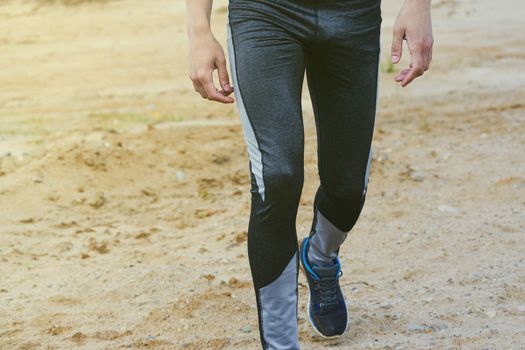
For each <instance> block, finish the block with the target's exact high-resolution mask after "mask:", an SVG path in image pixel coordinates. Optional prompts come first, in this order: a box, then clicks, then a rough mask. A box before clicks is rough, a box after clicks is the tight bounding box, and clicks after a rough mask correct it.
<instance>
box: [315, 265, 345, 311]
mask: <svg viewBox="0 0 525 350" xmlns="http://www.w3.org/2000/svg"><path fill="white" fill-rule="evenodd" d="M342 274H343V271H340V274H339V276H337V277H323V278H321V279H320V280H316V279H314V286H315V289H316V290H317V291H318V292H319V301H320V303H319V307H320V308H322V309H325V310H328V309H330V308H333V307H335V306H337V305H338V300H337V280H338V279H339V277H341V275H342Z"/></svg>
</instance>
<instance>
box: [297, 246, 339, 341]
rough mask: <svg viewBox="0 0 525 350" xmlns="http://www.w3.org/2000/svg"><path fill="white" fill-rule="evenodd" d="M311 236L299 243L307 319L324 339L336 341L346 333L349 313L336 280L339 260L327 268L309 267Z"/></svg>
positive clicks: (337, 278) (337, 279)
mask: <svg viewBox="0 0 525 350" xmlns="http://www.w3.org/2000/svg"><path fill="white" fill-rule="evenodd" d="M309 240H310V237H305V238H303V239H302V241H301V245H300V253H301V265H302V267H303V268H302V270H303V272H304V274H305V275H306V279H307V280H308V287H309V289H310V295H309V298H308V309H307V310H308V319H309V320H310V324H311V325H312V327H314V329H315V331H316V332H317V333H318V334H319V335H320V336H321V337H323V338H337V337H340V336H342V335H344V334H345V333H346V330H347V328H348V323H349V320H348V310H347V306H346V301H345V298H344V295H343V292H342V291H341V287H340V286H339V277H341V275H342V274H343V272H342V271H341V264H340V263H339V259H337V258H336V259H335V261H334V265H332V266H328V267H322V266H316V265H311V264H310V262H309V261H308V256H307V249H308V247H309Z"/></svg>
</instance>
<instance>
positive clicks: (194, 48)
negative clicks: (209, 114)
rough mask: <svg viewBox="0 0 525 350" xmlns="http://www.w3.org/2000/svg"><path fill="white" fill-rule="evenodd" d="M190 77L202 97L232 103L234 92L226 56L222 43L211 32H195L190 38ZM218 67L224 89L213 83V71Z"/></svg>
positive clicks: (220, 81)
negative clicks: (219, 88)
mask: <svg viewBox="0 0 525 350" xmlns="http://www.w3.org/2000/svg"><path fill="white" fill-rule="evenodd" d="M189 59H190V79H191V80H192V82H193V86H194V87H195V91H197V92H198V93H199V94H200V95H201V96H202V98H206V99H208V100H213V101H218V102H222V103H232V102H233V101H234V100H233V98H232V97H230V96H229V95H230V94H231V93H232V92H233V88H232V87H231V85H230V78H229V76H228V71H227V69H226V58H225V56H224V51H223V49H222V46H221V44H219V42H218V41H217V39H215V37H214V36H213V34H212V33H211V32H206V33H200V34H194V35H192V36H191V39H190V57H189ZM215 69H217V70H218V73H219V83H220V85H221V88H222V90H218V89H217V88H216V87H215V84H214V83H213V72H214V70H215Z"/></svg>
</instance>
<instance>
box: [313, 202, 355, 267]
mask: <svg viewBox="0 0 525 350" xmlns="http://www.w3.org/2000/svg"><path fill="white" fill-rule="evenodd" d="M316 216H317V218H316V223H315V232H314V233H313V234H312V236H311V238H310V246H309V248H308V260H309V262H310V263H312V264H314V265H317V266H330V265H333V263H334V262H333V260H334V259H335V258H336V257H337V252H336V251H337V248H339V246H340V245H341V244H343V242H344V240H345V238H346V236H347V232H343V231H341V230H339V229H338V228H337V227H335V226H334V225H333V224H332V223H331V222H330V221H328V219H327V218H325V217H324V215H323V214H322V213H321V212H320V211H319V210H316Z"/></svg>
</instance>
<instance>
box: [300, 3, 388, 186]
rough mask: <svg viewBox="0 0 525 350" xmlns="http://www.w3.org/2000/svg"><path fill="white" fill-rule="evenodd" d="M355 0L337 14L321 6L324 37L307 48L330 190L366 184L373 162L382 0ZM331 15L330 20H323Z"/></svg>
mask: <svg viewBox="0 0 525 350" xmlns="http://www.w3.org/2000/svg"><path fill="white" fill-rule="evenodd" d="M335 3H343V2H342V1H336V2H335ZM347 3H352V2H347ZM356 3H358V2H355V3H354V5H353V6H354V7H353V8H345V7H343V6H341V7H338V8H337V10H339V12H337V14H332V12H331V11H333V10H334V9H325V10H323V9H320V10H319V11H320V12H319V13H320V19H319V23H320V27H319V28H318V31H319V33H320V34H319V38H318V40H317V41H315V42H313V43H312V44H311V45H309V46H308V50H307V52H306V72H307V79H308V87H309V90H310V95H311V96H312V103H313V107H314V112H315V118H316V125H317V135H318V161H319V175H320V178H321V184H322V186H323V188H324V189H325V190H326V191H327V192H328V193H341V194H345V193H353V192H356V191H359V190H361V191H362V190H364V188H365V187H366V182H367V176H368V169H369V165H370V164H369V162H370V155H371V142H372V135H373V128H374V120H375V113H376V106H377V93H378V77H379V58H380V45H379V35H380V23H381V16H380V11H379V10H378V8H377V4H378V1H375V0H374V1H370V0H366V1H362V2H361V4H362V5H361V7H358V6H357V5H355V4H356ZM356 6H357V7H356ZM323 11H325V14H326V16H325V17H323ZM326 17H328V18H330V19H331V22H329V21H328V20H325V21H323V18H326Z"/></svg>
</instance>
